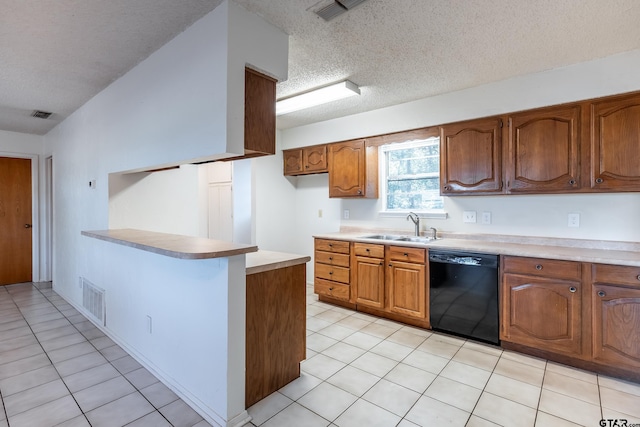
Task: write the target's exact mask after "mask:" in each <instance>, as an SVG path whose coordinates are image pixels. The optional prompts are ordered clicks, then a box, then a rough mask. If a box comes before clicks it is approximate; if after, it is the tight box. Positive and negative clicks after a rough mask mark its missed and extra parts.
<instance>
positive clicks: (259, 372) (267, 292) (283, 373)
mask: <svg viewBox="0 0 640 427" xmlns="http://www.w3.org/2000/svg"><path fill="white" fill-rule="evenodd" d="M305 284H306V267H305V265H304V264H300V265H296V266H292V267H286V268H282V269H278V270H272V271H267V272H263V273H257V274H251V275H248V276H247V293H246V295H247V305H246V322H247V324H246V349H245V351H246V377H245V407H247V408H248V407H249V406H251V405H253V404H254V403H255V402H257V401H259V400H261V399H262V398H264V397H266V396H268V395H269V394H271V393H273V392H274V391H276V390H278V389H280V388H281V387H283V386H285V385H286V384H288V383H289V382H291V381H293V380H294V379H296V378H298V377H299V376H300V362H301V361H302V360H304V359H305V354H306V286H305Z"/></svg>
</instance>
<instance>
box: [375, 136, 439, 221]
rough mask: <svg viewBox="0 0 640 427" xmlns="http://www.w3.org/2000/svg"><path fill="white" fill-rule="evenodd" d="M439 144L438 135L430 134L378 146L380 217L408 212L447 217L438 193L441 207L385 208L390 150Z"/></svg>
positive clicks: (428, 216)
mask: <svg viewBox="0 0 640 427" xmlns="http://www.w3.org/2000/svg"><path fill="white" fill-rule="evenodd" d="M436 144H438V145H439V144H440V137H439V136H431V137H428V138H420V139H412V140H408V141H403V142H396V143H391V144H384V145H380V146H379V147H378V150H379V152H378V158H379V159H380V160H381V161H380V162H379V176H380V183H379V185H380V198H381V199H382V200H381V203H382V206H381V210H380V211H379V212H378V214H379V216H381V217H396V216H398V217H399V216H406V215H407V214H408V213H409V212H415V213H417V214H418V216H420V217H422V218H442V219H443V218H447V212H446V211H445V210H444V197H443V196H442V195H440V198H442V201H443V207H442V209H418V208H416V209H388V208H387V185H388V178H389V177H388V169H389V168H388V162H389V160H388V156H387V153H389V152H390V151H397V150H404V149H409V148H416V147H423V146H426V145H436ZM439 148H440V147H438V153H440V149H439ZM437 173H438V182H439V179H440V176H439V174H440V167H439V166H438V172H437Z"/></svg>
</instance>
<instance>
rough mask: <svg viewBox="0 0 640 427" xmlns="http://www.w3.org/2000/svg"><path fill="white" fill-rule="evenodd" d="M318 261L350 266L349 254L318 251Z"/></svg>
mask: <svg viewBox="0 0 640 427" xmlns="http://www.w3.org/2000/svg"><path fill="white" fill-rule="evenodd" d="M316 262H319V263H321V264H329V265H337V266H340V267H349V255H347V254H337V253H334V252H323V251H317V252H316Z"/></svg>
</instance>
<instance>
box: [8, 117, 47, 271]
mask: <svg viewBox="0 0 640 427" xmlns="http://www.w3.org/2000/svg"><path fill="white" fill-rule="evenodd" d="M33 120H39V119H33ZM0 157H17V158H27V159H31V193H32V194H31V196H32V197H31V200H32V202H31V204H32V222H31V223H32V225H33V229H32V230H33V234H32V236H33V237H32V242H31V243H32V246H33V257H32V266H33V269H32V273H33V275H32V276H33V277H32V278H33V281H34V282H41V281H47V280H51V276H50V275H51V266H49V265H47V259H48V258H47V251H48V250H49V247H48V245H47V242H48V240H47V233H48V231H49V230H47V224H46V221H44V219H45V218H46V206H47V205H46V194H45V191H44V189H45V188H46V187H45V179H46V175H45V173H44V172H45V170H44V164H45V157H44V143H43V139H42V136H40V135H28V134H23V133H17V132H8V131H3V130H0Z"/></svg>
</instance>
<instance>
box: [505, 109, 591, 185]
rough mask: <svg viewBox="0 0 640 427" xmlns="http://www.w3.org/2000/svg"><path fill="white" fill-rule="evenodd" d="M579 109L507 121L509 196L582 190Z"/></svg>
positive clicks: (543, 111)
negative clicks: (513, 194) (510, 194)
mask: <svg viewBox="0 0 640 427" xmlns="http://www.w3.org/2000/svg"><path fill="white" fill-rule="evenodd" d="M580 112H581V108H580V106H579V105H571V106H562V107H552V108H543V109H539V110H533V111H525V112H522V113H516V114H510V115H509V117H508V125H509V128H508V132H509V143H508V153H509V154H508V157H507V159H506V162H505V173H506V180H507V187H506V190H507V192H510V193H524V192H531V193H533V192H537V193H541V192H544V193H549V192H570V191H571V190H575V189H578V188H580V153H581V138H580V130H581V128H580Z"/></svg>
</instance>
